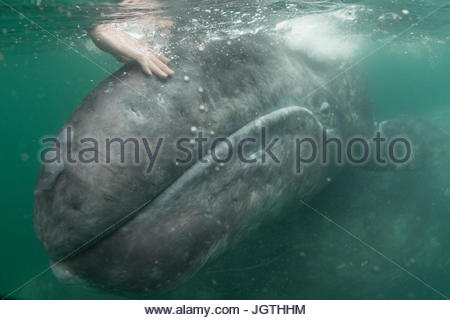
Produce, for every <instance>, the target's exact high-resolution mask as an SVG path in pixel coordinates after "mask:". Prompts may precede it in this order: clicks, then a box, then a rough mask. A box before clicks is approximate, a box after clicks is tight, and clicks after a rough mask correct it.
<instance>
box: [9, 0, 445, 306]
mask: <svg viewBox="0 0 450 320" xmlns="http://www.w3.org/2000/svg"><path fill="white" fill-rule="evenodd" d="M167 7H168V8H167V9H166V14H168V15H170V16H172V17H174V19H175V20H176V21H177V28H181V30H185V32H186V35H187V36H186V39H185V41H198V42H199V43H201V42H202V41H208V39H214V38H215V37H228V38H230V39H233V38H236V37H238V36H239V34H242V33H246V32H263V31H264V30H267V29H272V28H273V26H274V25H276V24H277V23H279V22H281V21H284V20H286V19H288V18H294V17H297V18H298V17H303V18H304V20H302V21H303V25H302V24H300V26H301V27H303V28H304V31H303V29H302V32H301V33H300V34H299V39H300V40H299V43H300V44H304V45H306V46H308V47H313V48H315V50H317V52H318V53H319V54H320V53H323V54H328V55H329V54H330V52H331V53H332V54H333V53H334V54H336V55H339V54H343V53H345V52H346V51H345V49H346V46H352V45H356V44H357V45H358V46H360V49H359V50H357V55H356V56H355V57H354V58H353V60H354V61H359V60H360V59H361V66H362V68H363V70H364V71H365V72H367V74H368V77H369V81H370V91H371V99H372V102H373V107H374V110H375V113H376V115H377V120H384V119H388V118H390V117H393V116H395V115H398V114H405V113H406V114H410V115H415V116H418V117H421V118H426V119H428V120H431V121H432V122H433V123H434V124H435V125H436V126H438V127H440V128H441V129H443V130H447V132H449V133H450V129H449V128H450V126H449V124H450V86H449V85H450V3H448V2H447V1H440V0H439V1H438V0H433V1H430V0H425V1H419V0H398V1H396V0H394V1H387V0H366V1H335V2H331V1H289V2H286V1H278V2H277V1H265V0H264V1H241V0H234V1H227V2H226V3H225V4H224V3H220V2H219V1H206V0H203V1H200V0H193V1H187V0H185V1H175V0H171V1H168V3H167ZM11 8H13V9H11ZM141 13H142V12H140V11H136V10H134V11H133V10H132V11H129V12H128V11H123V10H122V11H119V10H118V9H117V6H115V5H114V4H113V3H111V2H107V1H97V2H94V3H93V2H88V1H77V2H75V1H68V0H67V1H45V0H42V1H40V0H37V1H10V0H0V74H1V78H0V84H1V85H0V101H1V107H2V111H3V113H2V116H1V117H0V128H1V129H0V130H2V131H1V132H2V139H3V141H2V152H1V158H0V161H1V164H2V165H1V168H2V171H3V173H2V178H1V181H2V184H1V213H0V239H1V243H2V249H1V257H2V258H1V266H0V294H3V295H6V294H9V293H10V292H12V291H13V290H15V289H17V288H20V289H18V290H17V291H14V292H13V295H12V297H15V298H27V299H32V298H41V299H46V298H52V299H59V298H86V299H89V298H114V297H113V296H109V295H105V294H102V293H100V292H97V291H95V290H93V289H86V288H84V287H82V286H77V285H67V284H61V283H59V282H58V281H57V280H56V279H55V278H54V277H53V275H52V273H51V272H50V271H48V270H47V271H46V272H43V271H45V270H46V269H47V267H48V265H49V262H48V258H47V255H46V253H45V251H44V250H43V249H42V247H41V246H40V244H39V243H38V241H37V239H36V236H35V234H34V230H33V224H32V221H33V190H34V187H35V183H36V179H37V173H38V170H39V161H38V152H39V150H40V148H41V146H40V144H39V139H40V138H42V137H43V136H46V135H52V134H55V133H56V132H57V131H58V130H59V129H60V128H61V127H62V125H63V124H64V123H65V122H66V120H67V119H68V118H69V116H70V114H71V113H72V111H73V110H74V109H75V108H76V107H77V106H78V105H79V103H80V102H81V101H82V99H83V98H84V97H85V95H86V94H87V93H88V92H89V91H90V90H92V89H93V88H94V87H95V86H96V85H97V84H98V83H99V82H100V81H102V80H103V79H104V78H106V76H107V73H108V72H113V71H115V70H116V69H117V68H118V67H119V66H120V63H118V62H116V61H115V60H114V59H113V58H112V57H110V56H109V55H107V54H105V53H103V52H101V51H99V50H98V49H96V48H95V47H94V45H93V44H92V42H91V41H90V39H89V37H88V36H87V35H86V31H85V30H86V28H89V27H90V26H92V25H94V24H96V23H99V22H101V21H105V20H110V19H122V21H126V20H127V19H130V18H132V17H134V16H135V15H138V14H141ZM317 14H321V17H322V18H320V19H318V18H317V16H316V15H317ZM330 21H331V22H330ZM329 23H336V24H337V25H339V28H340V29H339V30H341V31H340V32H341V34H340V35H339V36H340V37H341V38H340V39H344V40H345V41H344V42H340V43H333V41H324V39H326V40H330V38H326V37H327V34H328V33H327V32H328V31H327V30H329V28H328V29H323V28H322V26H324V25H325V24H329ZM310 26H313V27H312V28H309V27H310ZM297 40H298V39H297ZM168 52H169V54H170V48H168ZM230 59H232V57H230ZM443 154H444V155H449V153H447V154H445V153H443ZM312 206H313V207H314V208H317V209H319V210H320V211H321V212H325V213H326V214H328V215H329V216H330V217H332V218H333V219H334V221H337V222H339V224H340V225H343V226H345V228H347V229H348V230H351V232H352V233H353V234H355V235H357V236H358V238H359V239H360V240H363V241H364V242H365V243H367V244H370V246H372V247H373V248H376V249H377V250H379V251H380V252H382V253H383V254H384V255H385V256H386V257H388V258H389V259H386V257H383V256H380V255H379V254H377V253H376V252H374V251H373V250H372V249H370V248H368V247H367V246H366V245H364V244H362V243H361V242H360V241H358V240H357V239H355V238H353V237H351V236H349V235H348V234H346V233H345V232H343V231H342V230H340V229H339V228H338V227H336V226H335V225H333V224H332V223H330V222H328V221H326V220H324V219H323V218H322V217H320V216H318V215H317V214H315V213H314V212H313V211H312V210H309V209H307V208H305V207H304V206H302V205H301V204H300V203H299V204H298V205H290V206H289V207H287V208H286V209H285V211H286V212H285V214H283V215H282V216H280V217H279V218H277V219H275V221H271V222H270V223H267V224H264V225H262V226H261V228H259V229H258V230H257V231H255V232H253V233H251V234H249V235H248V236H247V237H246V238H245V239H243V241H241V242H240V243H239V244H238V245H236V246H234V247H232V248H230V249H229V250H228V251H227V252H226V253H225V254H224V255H223V256H221V257H219V258H218V259H217V260H215V261H214V262H212V263H210V264H208V265H207V266H206V267H205V268H204V269H203V270H202V271H201V272H200V273H199V274H198V275H197V276H195V277H194V278H193V279H192V280H191V281H189V282H187V283H186V284H184V285H183V286H181V287H180V288H178V289H176V290H174V291H172V292H170V293H168V294H166V295H163V296H161V298H204V299H208V298H212V299H219V298H236V299H239V298H251V299H259V298H268V299H277V298H283V299H290V298H292V299H305V298H312V299H316V298H318V299H320V298H331V299H335V298H343V299H348V298H356V299H358V298H369V299H370V298H396V299H408V298H424V299H434V298H442V297H443V296H442V295H440V293H443V294H444V295H450V245H449V244H448V243H450V241H449V240H450V236H449V235H450V156H449V157H445V156H444V157H441V159H440V160H439V162H438V163H437V165H435V166H433V167H431V168H427V169H423V170H421V171H419V172H402V173H395V174H394V173H385V174H382V173H381V174H380V173H376V174H374V173H371V172H360V171H358V172H354V171H351V172H349V173H346V174H344V175H341V177H339V178H338V179H337V181H335V182H334V183H333V184H331V186H330V187H329V188H328V189H327V190H325V191H324V192H323V194H321V195H320V196H319V197H318V198H317V199H316V200H315V201H313V203H312ZM389 260H390V261H389ZM392 262H395V263H392ZM396 264H398V265H396ZM405 270H407V271H408V272H410V273H411V274H412V275H411V274H408V272H405ZM24 284H26V285H24Z"/></svg>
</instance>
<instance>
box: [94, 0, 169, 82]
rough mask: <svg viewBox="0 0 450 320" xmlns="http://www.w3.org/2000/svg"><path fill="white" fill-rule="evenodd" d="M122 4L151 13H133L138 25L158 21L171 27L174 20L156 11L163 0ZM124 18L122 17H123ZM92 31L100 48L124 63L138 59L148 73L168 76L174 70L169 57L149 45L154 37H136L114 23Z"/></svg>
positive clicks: (125, 2)
mask: <svg viewBox="0 0 450 320" xmlns="http://www.w3.org/2000/svg"><path fill="white" fill-rule="evenodd" d="M119 6H121V7H123V8H125V9H131V10H133V9H136V12H142V11H147V12H148V14H145V15H142V14H141V15H140V16H136V17H133V22H135V23H137V24H139V25H157V26H159V27H170V26H171V25H173V21H171V20H170V19H165V18H162V17H161V16H159V15H157V14H156V13H158V8H159V7H161V4H160V3H159V1H158V0H134V1H133V0H125V1H122V2H121V3H120V4H119ZM122 21H123V20H122ZM89 35H90V36H91V38H92V40H93V41H94V43H95V44H96V46H97V47H98V48H100V49H101V50H103V51H106V52H108V53H110V54H112V55H113V56H114V57H115V58H116V59H117V60H119V61H121V62H125V63H129V62H133V61H135V62H137V63H138V64H139V65H140V66H141V68H142V70H143V71H144V72H145V73H146V74H148V75H153V74H154V75H156V76H158V77H160V78H163V79H165V78H167V77H169V76H171V75H173V74H174V71H173V70H172V69H170V68H169V67H168V65H167V64H168V63H169V62H170V59H169V58H167V57H165V56H164V55H162V54H161V53H159V52H157V50H155V49H152V48H151V47H150V46H149V42H150V41H151V39H143V40H137V39H135V38H133V37H132V36H130V35H129V34H128V33H126V32H124V31H122V30H120V28H117V27H116V25H115V24H114V23H113V22H111V23H104V24H101V25H98V26H95V27H94V28H93V29H91V30H90V31H89Z"/></svg>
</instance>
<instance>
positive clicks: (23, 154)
mask: <svg viewBox="0 0 450 320" xmlns="http://www.w3.org/2000/svg"><path fill="white" fill-rule="evenodd" d="M20 159H21V160H22V161H23V162H27V161H28V160H30V155H29V154H28V153H22V154H21V155H20Z"/></svg>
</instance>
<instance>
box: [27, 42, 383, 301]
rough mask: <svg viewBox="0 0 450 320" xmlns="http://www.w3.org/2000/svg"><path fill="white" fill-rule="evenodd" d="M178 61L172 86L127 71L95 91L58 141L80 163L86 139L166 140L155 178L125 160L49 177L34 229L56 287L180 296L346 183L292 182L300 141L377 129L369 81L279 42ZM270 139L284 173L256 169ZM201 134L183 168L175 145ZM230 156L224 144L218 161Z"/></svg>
mask: <svg viewBox="0 0 450 320" xmlns="http://www.w3.org/2000/svg"><path fill="white" fill-rule="evenodd" d="M173 50H174V54H175V56H177V57H178V58H177V59H175V60H174V65H173V66H172V67H173V69H174V71H175V75H174V76H173V77H171V78H170V79H168V80H160V79H157V78H155V77H147V76H145V75H144V74H143V73H142V71H141V70H140V69H139V67H138V66H137V65H133V64H129V65H126V66H124V67H122V68H121V69H120V70H118V71H117V72H116V73H115V74H114V75H112V76H110V77H109V78H107V79H106V80H104V81H103V82H102V83H101V84H100V85H99V86H98V87H96V88H95V89H94V90H93V91H92V92H90V93H89V94H88V96H87V97H86V98H85V99H84V101H83V102H82V104H81V105H80V106H79V107H78V108H77V109H76V110H75V112H74V113H73V115H72V116H71V118H70V120H69V121H68V123H67V124H66V125H65V126H64V128H63V129H62V131H61V132H62V134H61V135H60V141H61V145H62V148H66V149H68V148H69V146H67V144H65V142H64V141H66V140H65V139H64V138H65V137H64V134H63V133H64V132H67V131H66V130H65V129H67V128H70V129H71V130H72V133H73V137H72V138H73V139H72V145H71V146H70V149H71V150H72V152H73V153H74V154H75V153H76V151H79V150H80V149H82V148H83V144H82V143H81V142H80V140H82V138H86V137H95V138H96V139H98V141H105V139H108V138H111V137H121V138H123V139H126V138H129V137H136V138H142V137H145V138H147V139H148V140H149V141H151V142H152V148H153V151H155V145H156V144H155V143H156V141H157V139H158V138H163V139H164V141H165V143H164V144H163V145H162V147H161V150H160V152H159V154H158V157H157V159H156V160H155V163H154V164H153V168H152V170H151V172H150V173H149V172H148V167H149V163H148V161H141V162H139V163H131V162H127V163H125V164H124V163H118V161H116V160H118V159H119V158H120V152H119V150H118V149H114V150H113V151H112V158H113V161H111V163H107V164H106V163H104V162H101V161H100V162H101V163H90V164H84V163H70V162H69V161H68V160H67V159H64V160H63V161H61V162H60V163H53V164H44V165H43V166H42V169H41V171H40V174H39V181H38V185H37V188H36V192H35V199H36V201H35V229H36V233H37V235H38V238H39V240H40V241H41V243H42V245H43V246H44V248H45V249H46V250H47V252H48V254H49V256H50V259H51V261H52V264H53V270H54V272H55V274H56V275H57V276H58V277H60V278H65V279H81V280H83V281H86V282H87V283H88V284H90V285H93V286H96V287H100V288H103V289H105V290H109V291H114V292H117V293H119V294H139V295H143V294H152V293H155V292H156V293H157V292H160V291H164V290H167V289H170V288H173V287H174V286H176V285H177V284H179V283H181V282H182V281H184V280H186V279H188V278H189V277H190V276H192V275H193V274H195V272H197V271H198V270H199V269H200V268H201V267H202V266H204V265H205V264H206V263H207V262H208V261H209V260H210V259H211V258H212V257H214V256H216V255H218V254H219V253H220V252H222V251H223V250H224V249H226V248H227V247H228V246H229V244H230V243H232V242H234V241H236V240H237V239H239V237H240V235H242V234H243V233H245V232H248V230H250V229H251V228H253V227H254V226H256V225H258V224H259V223H261V222H263V221H264V217H266V216H269V215H275V214H279V213H280V208H281V204H283V203H286V202H288V201H293V200H295V199H302V200H304V201H307V200H309V199H311V198H312V197H313V196H314V195H316V194H317V193H318V192H320V190H322V189H323V188H324V186H325V185H326V184H327V181H329V180H330V178H331V177H333V176H334V175H336V174H337V173H338V172H339V170H340V168H339V167H338V166H334V165H323V164H311V165H310V166H306V167H305V168H303V170H302V172H301V173H297V172H295V168H294V167H295V159H296V156H299V155H298V154H296V152H295V151H296V149H295V147H293V146H294V144H293V141H295V140H296V139H298V138H301V137H313V138H317V140H318V141H320V134H321V133H322V132H323V131H324V130H326V131H327V132H328V133H329V134H330V136H331V135H334V136H339V137H342V138H344V139H345V138H348V137H353V136H369V135H370V134H372V132H373V121H374V120H373V116H372V111H371V108H370V102H369V99H368V95H367V93H366V86H365V85H364V83H365V81H364V77H363V75H362V74H361V73H360V72H357V71H355V70H352V71H347V72H345V70H344V69H343V68H342V65H341V64H340V63H339V62H337V61H336V62H335V63H327V64H321V63H318V62H317V61H314V60H313V59H311V57H310V56H307V55H304V54H303V53H302V52H304V51H302V52H299V51H298V50H295V49H293V48H290V47H289V46H287V45H286V43H285V42H284V41H283V39H281V38H280V37H277V36H276V35H272V34H247V35H243V36H241V37H240V38H238V39H233V40H232V41H230V40H226V39H225V40H215V41H211V42H210V43H208V45H207V46H206V47H205V48H202V50H199V48H198V47H197V46H195V45H184V44H181V43H180V44H179V46H175V47H174V49H173ZM337 75H339V76H337ZM262 128H264V132H265V133H266V134H267V137H265V138H267V140H268V141H270V140H272V139H274V138H279V143H278V144H277V145H276V146H275V147H274V149H273V153H274V154H276V156H277V157H278V158H279V160H280V162H281V164H280V163H276V162H275V161H269V160H271V159H268V161H266V162H264V161H260V160H261V159H262V158H263V157H264V156H265V154H264V150H263V149H262V148H261V147H260V145H261V143H260V142H262V140H263V138H262V136H261V132H262V131H261V129H262ZM198 132H202V133H203V134H204V136H205V137H206V138H208V142H206V143H205V148H204V152H203V154H204V159H203V160H204V161H199V160H200V159H199V157H198V156H195V157H194V159H193V160H192V161H191V162H190V163H188V164H184V165H180V163H179V162H178V161H177V160H176V159H179V158H182V157H183V154H182V153H181V154H180V150H179V148H177V146H176V141H178V140H179V139H180V138H184V137H188V138H190V139H195V138H196V137H197V136H198ZM215 137H226V138H228V139H229V140H230V141H236V142H238V141H239V139H240V138H242V137H246V138H249V137H250V138H252V139H254V141H256V142H258V143H255V144H248V147H247V148H246V149H245V154H246V158H248V159H250V158H251V159H255V160H258V161H255V163H245V162H242V161H239V159H237V158H236V157H234V158H233V159H232V160H230V161H229V162H227V163H225V164H223V165H222V164H218V163H217V162H215V161H213V160H214V159H213V157H212V154H210V153H208V150H210V149H211V148H210V147H211V141H212V139H213V138H215ZM187 144H188V143H187ZM187 144H186V145H187ZM233 145H234V144H233ZM226 149H227V145H226V144H224V143H221V144H219V145H218V150H219V151H218V153H219V154H222V156H223V154H226ZM127 152H128V153H127V155H130V154H131V153H132V151H130V150H128V149H127ZM141 152H144V151H141ZM266 156H267V155H266ZM100 158H102V155H100ZM141 158H144V154H142V157H141Z"/></svg>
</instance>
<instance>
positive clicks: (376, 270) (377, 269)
mask: <svg viewBox="0 0 450 320" xmlns="http://www.w3.org/2000/svg"><path fill="white" fill-rule="evenodd" d="M372 270H373V272H379V271H380V270H381V268H380V267H379V266H373V268H372Z"/></svg>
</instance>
